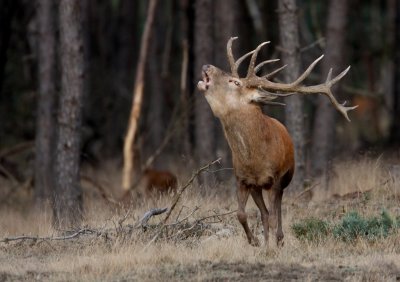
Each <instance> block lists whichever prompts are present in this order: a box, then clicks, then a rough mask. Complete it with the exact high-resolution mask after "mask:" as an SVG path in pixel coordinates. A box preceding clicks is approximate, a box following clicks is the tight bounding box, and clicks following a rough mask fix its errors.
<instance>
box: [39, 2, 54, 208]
mask: <svg viewBox="0 0 400 282" xmlns="http://www.w3.org/2000/svg"><path fill="white" fill-rule="evenodd" d="M55 10H56V7H55V2H54V1H53V0H42V1H38V7H37V18H38V25H39V26H38V28H39V49H38V51H39V54H38V67H39V98H38V108H37V120H36V138H35V203H36V207H38V208H39V207H40V208H42V207H46V206H47V205H46V203H45V202H49V201H50V199H51V195H52V194H51V192H52V189H53V179H54V178H53V176H54V175H53V173H54V172H53V165H54V164H53V158H54V157H55V154H54V148H55V122H56V120H55V112H56V31H55V28H56V26H55V25H56V11H55Z"/></svg>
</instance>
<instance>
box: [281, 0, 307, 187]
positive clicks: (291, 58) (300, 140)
mask: <svg viewBox="0 0 400 282" xmlns="http://www.w3.org/2000/svg"><path fill="white" fill-rule="evenodd" d="M278 13H279V29H280V31H279V36H280V42H281V48H282V50H283V51H282V61H283V63H284V64H287V65H288V66H287V68H286V69H285V75H284V81H285V82H293V81H294V80H295V79H296V78H297V77H298V76H299V74H300V64H301V61H300V50H299V46H300V43H299V28H298V17H297V14H298V9H297V5H296V0H281V1H279V6H278ZM285 102H286V107H285V121H286V126H287V128H288V130H289V133H290V135H291V136H292V139H293V142H294V147H295V160H296V166H295V174H294V177H293V180H292V183H291V185H290V187H291V188H290V190H291V191H294V190H298V189H300V190H301V189H302V188H303V184H304V177H305V154H304V114H303V102H302V98H301V97H299V96H293V97H290V98H288V99H287V100H286V101H285Z"/></svg>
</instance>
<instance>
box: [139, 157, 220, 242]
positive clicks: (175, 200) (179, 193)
mask: <svg viewBox="0 0 400 282" xmlns="http://www.w3.org/2000/svg"><path fill="white" fill-rule="evenodd" d="M220 160H221V158H218V159H217V160H215V161H212V162H210V163H208V164H207V165H205V166H203V167H201V168H199V169H198V170H197V171H195V172H194V173H193V175H192V177H191V178H190V179H189V181H188V182H186V184H185V185H183V186H182V187H181V188H180V189H179V192H178V194H177V195H176V196H175V199H174V201H173V202H172V205H171V208H170V209H169V211H168V213H167V215H166V216H165V218H164V220H163V221H162V223H161V226H160V229H159V231H158V232H157V234H156V235H155V236H154V237H153V238H152V239H151V240H150V242H149V243H147V245H146V246H145V248H144V249H147V248H148V247H149V246H150V245H151V244H152V243H153V242H154V241H155V240H157V238H158V237H159V236H160V235H161V233H162V231H163V230H164V227H165V223H166V222H167V220H168V218H169V217H170V215H171V213H172V211H173V210H174V209H175V207H176V204H177V203H178V201H179V199H180V198H181V196H182V193H183V192H185V190H186V188H188V187H189V186H190V185H191V184H192V183H193V181H194V179H195V178H196V177H197V176H198V175H199V174H200V173H202V172H203V171H205V170H207V169H208V168H209V167H210V166H212V165H213V164H215V163H219V162H220Z"/></svg>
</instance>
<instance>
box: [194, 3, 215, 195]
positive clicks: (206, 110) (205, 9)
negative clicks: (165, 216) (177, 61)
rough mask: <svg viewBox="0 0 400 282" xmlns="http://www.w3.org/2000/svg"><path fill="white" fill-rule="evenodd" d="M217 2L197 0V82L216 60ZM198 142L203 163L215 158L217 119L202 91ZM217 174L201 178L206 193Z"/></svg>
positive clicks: (197, 109)
mask: <svg viewBox="0 0 400 282" xmlns="http://www.w3.org/2000/svg"><path fill="white" fill-rule="evenodd" d="M213 4H214V1H212V0H197V1H196V4H195V27H194V30H195V35H194V36H195V38H194V53H195V62H194V70H195V73H194V80H195V81H194V83H195V85H196V84H197V81H198V80H199V77H200V72H201V68H202V66H203V65H205V64H210V63H212V62H213V45H214V41H213V40H214V38H213V36H212V35H213V24H212V18H213V11H214V5H213ZM194 101H195V145H196V158H197V160H198V162H199V165H203V164H206V163H209V162H210V161H212V160H213V159H215V157H216V156H215V140H214V134H215V122H214V117H213V114H212V112H211V109H210V107H209V105H208V104H207V101H206V99H205V98H204V95H203V94H202V93H199V92H198V91H196V93H195V100H194ZM213 179H214V177H213V175H212V174H211V173H204V174H202V176H201V177H200V182H201V184H203V192H205V191H206V189H207V188H208V187H209V186H210V185H211V184H212V183H213Z"/></svg>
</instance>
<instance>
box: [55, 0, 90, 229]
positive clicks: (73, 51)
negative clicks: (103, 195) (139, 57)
mask: <svg viewBox="0 0 400 282" xmlns="http://www.w3.org/2000/svg"><path fill="white" fill-rule="evenodd" d="M82 4H83V3H82V1H79V0H61V1H60V4H59V17H60V18H59V19H60V48H61V56H60V59H61V96H60V101H59V114H58V139H57V147H56V150H57V152H56V160H55V195H54V223H55V226H56V227H58V228H71V227H76V226H77V225H79V224H80V222H81V220H82V191H81V187H80V184H79V169H80V168H79V156H80V141H81V140H80V137H81V136H80V133H81V132H80V131H81V115H82V111H81V108H82V96H83V92H84V89H85V87H84V81H85V72H84V52H83V51H84V40H83V26H82V20H83V17H82V15H83V14H84V13H83V11H82Z"/></svg>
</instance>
